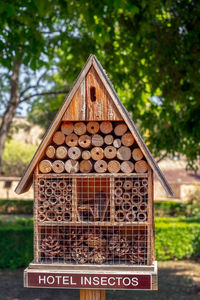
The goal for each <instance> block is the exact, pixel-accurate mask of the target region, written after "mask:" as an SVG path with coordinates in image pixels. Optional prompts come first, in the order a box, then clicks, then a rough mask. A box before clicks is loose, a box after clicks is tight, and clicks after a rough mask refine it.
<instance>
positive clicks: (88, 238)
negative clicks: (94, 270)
mask: <svg viewBox="0 0 200 300" xmlns="http://www.w3.org/2000/svg"><path fill="white" fill-rule="evenodd" d="M84 241H85V243H86V244H87V245H88V246H89V247H91V248H94V247H100V248H101V247H104V246H105V245H106V239H104V238H103V235H99V234H97V233H95V232H94V231H90V232H86V233H85V235H84Z"/></svg>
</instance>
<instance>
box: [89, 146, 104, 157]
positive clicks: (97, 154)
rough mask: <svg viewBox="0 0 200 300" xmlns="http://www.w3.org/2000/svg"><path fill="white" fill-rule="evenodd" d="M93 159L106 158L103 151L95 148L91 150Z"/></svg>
mask: <svg viewBox="0 0 200 300" xmlns="http://www.w3.org/2000/svg"><path fill="white" fill-rule="evenodd" d="M91 157H92V159H94V160H101V159H103V158H104V152H103V149H102V148H100V147H94V148H92V150H91Z"/></svg>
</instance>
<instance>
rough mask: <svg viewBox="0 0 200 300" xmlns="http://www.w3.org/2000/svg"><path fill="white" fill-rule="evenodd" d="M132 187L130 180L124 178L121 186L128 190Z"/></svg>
mask: <svg viewBox="0 0 200 300" xmlns="http://www.w3.org/2000/svg"><path fill="white" fill-rule="evenodd" d="M132 187H133V182H132V180H129V179H126V180H125V182H124V185H123V188H124V189H125V190H126V191H130V190H131V189H132Z"/></svg>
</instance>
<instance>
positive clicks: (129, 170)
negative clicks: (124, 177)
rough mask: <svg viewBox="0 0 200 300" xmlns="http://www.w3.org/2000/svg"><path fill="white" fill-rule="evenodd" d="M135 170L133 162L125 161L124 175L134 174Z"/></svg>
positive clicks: (122, 169) (122, 165)
mask: <svg viewBox="0 0 200 300" xmlns="http://www.w3.org/2000/svg"><path fill="white" fill-rule="evenodd" d="M133 170H134V164H133V163H132V162H131V161H128V160H127V161H123V163H121V171H122V172H123V173H132V172H133Z"/></svg>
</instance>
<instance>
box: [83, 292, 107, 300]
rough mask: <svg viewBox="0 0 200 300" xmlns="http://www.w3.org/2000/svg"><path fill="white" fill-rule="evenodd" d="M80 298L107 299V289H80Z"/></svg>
mask: <svg viewBox="0 0 200 300" xmlns="http://www.w3.org/2000/svg"><path fill="white" fill-rule="evenodd" d="M80 300H106V291H105V290H80Z"/></svg>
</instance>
